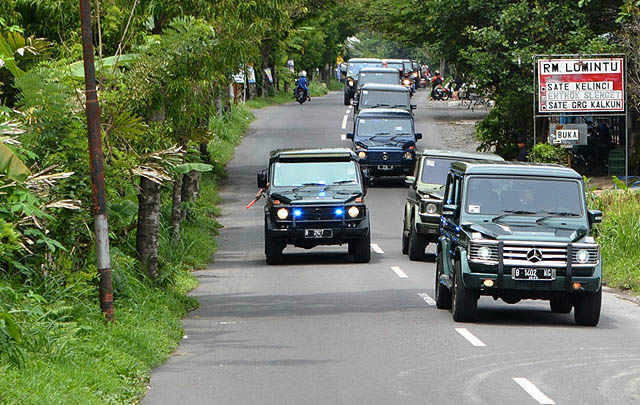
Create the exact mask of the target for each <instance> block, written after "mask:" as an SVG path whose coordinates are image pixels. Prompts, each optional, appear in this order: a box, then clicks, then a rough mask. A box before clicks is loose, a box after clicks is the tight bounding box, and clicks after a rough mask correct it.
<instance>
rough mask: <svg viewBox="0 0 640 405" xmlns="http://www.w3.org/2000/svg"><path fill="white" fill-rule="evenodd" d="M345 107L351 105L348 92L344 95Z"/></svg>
mask: <svg viewBox="0 0 640 405" xmlns="http://www.w3.org/2000/svg"><path fill="white" fill-rule="evenodd" d="M344 105H351V97H349V95H348V94H347V93H346V92H345V93H344Z"/></svg>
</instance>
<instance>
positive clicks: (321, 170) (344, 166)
mask: <svg viewBox="0 0 640 405" xmlns="http://www.w3.org/2000/svg"><path fill="white" fill-rule="evenodd" d="M334 183H338V184H358V171H357V167H356V163H355V162H353V161H349V162H277V163H276V164H274V166H273V186H274V187H287V186H289V187H297V186H302V185H305V184H318V185H332V184H334Z"/></svg>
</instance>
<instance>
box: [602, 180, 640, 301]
mask: <svg viewBox="0 0 640 405" xmlns="http://www.w3.org/2000/svg"><path fill="white" fill-rule="evenodd" d="M590 205H591V207H593V208H595V209H600V210H602V212H603V221H602V223H601V224H599V225H597V226H596V228H595V235H596V240H597V241H598V243H599V244H600V248H601V249H602V263H603V268H602V274H603V275H602V277H603V281H604V282H605V283H606V284H607V285H608V286H610V287H616V288H622V289H627V290H632V291H633V292H634V293H637V294H638V293H640V249H638V246H640V192H638V191H633V190H622V191H620V190H611V191H605V192H603V193H602V194H600V195H599V196H595V195H592V196H590Z"/></svg>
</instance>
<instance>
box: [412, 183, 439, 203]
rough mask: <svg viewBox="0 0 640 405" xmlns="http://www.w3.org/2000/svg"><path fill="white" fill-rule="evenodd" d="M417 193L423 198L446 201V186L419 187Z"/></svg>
mask: <svg viewBox="0 0 640 405" xmlns="http://www.w3.org/2000/svg"><path fill="white" fill-rule="evenodd" d="M417 192H418V195H419V196H420V197H421V198H433V199H435V200H443V199H444V186H418V190H417Z"/></svg>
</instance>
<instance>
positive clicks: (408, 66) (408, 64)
mask: <svg viewBox="0 0 640 405" xmlns="http://www.w3.org/2000/svg"><path fill="white" fill-rule="evenodd" d="M403 65H404V71H405V72H411V71H412V70H413V64H412V63H411V62H404V64H403Z"/></svg>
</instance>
